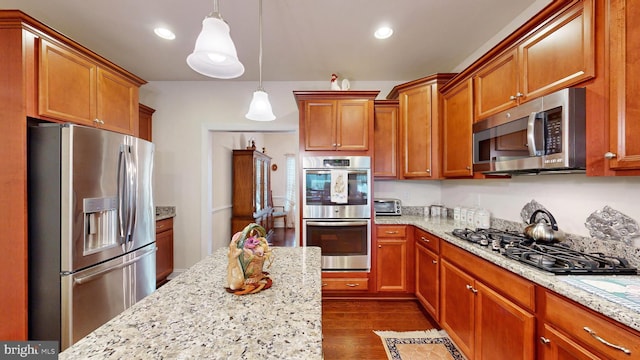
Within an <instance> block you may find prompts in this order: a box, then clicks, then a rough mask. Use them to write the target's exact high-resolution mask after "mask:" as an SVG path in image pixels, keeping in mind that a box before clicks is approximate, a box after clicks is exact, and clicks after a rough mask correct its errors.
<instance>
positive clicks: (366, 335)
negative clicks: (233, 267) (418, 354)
mask: <svg viewBox="0 0 640 360" xmlns="http://www.w3.org/2000/svg"><path fill="white" fill-rule="evenodd" d="M295 241H296V239H295V230H294V229H284V228H275V229H274V234H273V236H272V238H271V244H272V245H273V246H294V244H295ZM436 327H437V326H436V325H435V321H433V319H431V317H430V316H429V315H427V314H426V313H425V312H424V310H422V307H421V306H420V304H418V301H417V300H369V299H362V300H354V299H347V300H341V299H322V336H323V339H322V350H323V352H324V358H325V360H362V359H367V360H376V359H380V360H384V359H386V358H387V354H386V353H385V351H384V347H383V345H382V341H381V340H380V337H379V336H378V335H376V334H375V333H374V332H373V331H374V330H387V331H412V330H429V329H434V328H436Z"/></svg>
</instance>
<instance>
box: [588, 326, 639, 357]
mask: <svg viewBox="0 0 640 360" xmlns="http://www.w3.org/2000/svg"><path fill="white" fill-rule="evenodd" d="M583 329H584V331H586V332H587V333H589V335H591V336H592V337H593V338H594V339H596V340H598V341H600V342H601V343H603V344H605V345H607V346H609V347H612V348H614V349H616V350H620V351H622V352H623V353H625V354H627V355H630V354H631V350H629V349H627V348H625V347H622V346H620V345H616V344H612V343H610V342H608V341H607V340H605V339H603V338H601V337H600V336H598V334H596V332H595V331H593V330H591V329H589V328H588V327H586V326H585V327H583Z"/></svg>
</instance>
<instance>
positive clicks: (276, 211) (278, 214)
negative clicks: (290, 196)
mask: <svg viewBox="0 0 640 360" xmlns="http://www.w3.org/2000/svg"><path fill="white" fill-rule="evenodd" d="M269 197H270V199H269V201H270V202H271V207H272V208H273V212H272V213H271V216H272V217H273V220H274V221H275V219H277V218H283V220H284V228H285V229H286V228H288V226H287V212H286V211H285V209H284V205H279V206H274V205H273V193H272V192H269Z"/></svg>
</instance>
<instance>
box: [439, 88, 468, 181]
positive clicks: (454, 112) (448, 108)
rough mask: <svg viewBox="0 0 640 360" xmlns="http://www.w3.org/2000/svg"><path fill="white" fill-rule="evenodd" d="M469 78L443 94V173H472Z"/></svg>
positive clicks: (448, 175) (464, 174) (456, 174)
mask: <svg viewBox="0 0 640 360" xmlns="http://www.w3.org/2000/svg"><path fill="white" fill-rule="evenodd" d="M471 82H472V80H471V79H468V80H467V81H465V82H462V83H460V84H458V85H456V86H455V87H453V88H451V89H449V90H447V92H446V93H444V94H442V97H443V103H444V105H443V110H442V111H443V118H442V119H443V124H442V129H443V133H442V138H443V139H442V140H443V143H442V175H443V176H444V177H471V176H473V144H472V143H473V141H472V136H473V134H472V123H473V90H472V85H471Z"/></svg>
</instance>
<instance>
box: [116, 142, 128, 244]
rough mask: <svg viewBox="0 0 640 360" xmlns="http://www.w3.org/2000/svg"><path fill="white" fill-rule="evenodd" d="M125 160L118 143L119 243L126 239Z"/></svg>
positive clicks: (123, 149)
mask: <svg viewBox="0 0 640 360" xmlns="http://www.w3.org/2000/svg"><path fill="white" fill-rule="evenodd" d="M125 166H126V160H125V145H124V144H123V145H120V152H119V154H118V175H117V177H118V179H117V188H118V229H119V232H120V233H119V235H120V236H119V238H120V239H122V240H121V242H120V243H121V244H122V243H124V242H125V241H126V235H127V234H126V233H125V229H126V228H127V224H125V221H126V220H127V219H128V217H127V216H126V208H127V207H126V204H125V202H124V199H125V186H126V179H125V178H124V176H125V172H126V167H125Z"/></svg>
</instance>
